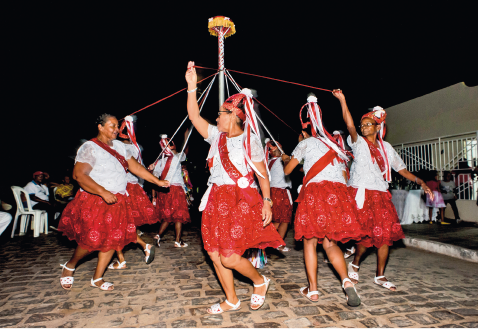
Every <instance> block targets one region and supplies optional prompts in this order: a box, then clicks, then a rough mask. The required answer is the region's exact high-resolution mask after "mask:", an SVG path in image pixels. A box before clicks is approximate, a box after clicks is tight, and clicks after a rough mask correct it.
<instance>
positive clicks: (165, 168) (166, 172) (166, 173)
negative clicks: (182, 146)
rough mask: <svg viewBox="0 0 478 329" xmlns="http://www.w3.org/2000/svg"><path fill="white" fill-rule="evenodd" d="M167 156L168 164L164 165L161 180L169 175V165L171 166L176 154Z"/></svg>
mask: <svg viewBox="0 0 478 329" xmlns="http://www.w3.org/2000/svg"><path fill="white" fill-rule="evenodd" d="M167 158H168V159H167V160H166V165H165V166H164V169H163V171H162V172H161V177H159V179H161V180H164V179H166V176H167V175H168V172H169V167H171V162H172V161H173V158H174V154H173V155H171V156H168V157H167ZM171 179H172V177H171Z"/></svg>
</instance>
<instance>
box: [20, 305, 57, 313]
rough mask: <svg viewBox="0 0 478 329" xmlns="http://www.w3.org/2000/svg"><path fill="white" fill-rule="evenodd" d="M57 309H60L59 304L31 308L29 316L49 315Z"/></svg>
mask: <svg viewBox="0 0 478 329" xmlns="http://www.w3.org/2000/svg"><path fill="white" fill-rule="evenodd" d="M57 307H58V305H57V304H53V305H46V306H40V307H33V308H31V309H29V310H28V311H27V314H36V313H49V312H51V311H53V310H54V309H55V308H57Z"/></svg>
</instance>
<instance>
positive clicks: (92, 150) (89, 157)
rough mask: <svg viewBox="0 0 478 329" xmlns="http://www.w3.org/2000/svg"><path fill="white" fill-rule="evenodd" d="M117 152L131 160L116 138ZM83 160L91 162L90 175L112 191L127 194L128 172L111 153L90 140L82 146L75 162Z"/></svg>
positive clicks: (123, 146) (129, 153)
mask: <svg viewBox="0 0 478 329" xmlns="http://www.w3.org/2000/svg"><path fill="white" fill-rule="evenodd" d="M112 149H114V150H115V151H116V152H118V153H119V154H120V155H122V156H124V157H125V159H126V160H129V159H130V158H131V156H132V154H131V152H130V151H128V150H127V149H126V147H125V144H123V143H122V142H120V141H117V140H114V141H113V147H112ZM77 162H83V163H87V164H89V165H90V166H91V167H92V168H93V170H91V172H90V177H91V178H92V179H93V180H94V181H95V182H96V183H97V184H98V185H101V186H103V187H104V188H105V189H106V190H108V191H110V192H111V193H121V194H126V184H127V183H128V179H127V175H126V172H125V171H124V168H123V166H122V165H121V163H120V162H119V161H118V160H117V159H116V158H115V157H114V156H112V155H111V154H109V153H108V152H106V151H105V150H103V149H102V148H101V147H99V146H98V145H96V144H95V143H93V142H91V141H88V142H86V143H84V144H83V145H81V146H80V148H79V149H78V153H77V154H76V159H75V164H76V163H77Z"/></svg>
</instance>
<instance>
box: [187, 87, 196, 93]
mask: <svg viewBox="0 0 478 329" xmlns="http://www.w3.org/2000/svg"><path fill="white" fill-rule="evenodd" d="M197 89H198V87H196V88H194V89H193V90H188V91H187V92H188V93H192V92H194V91H196V90H197Z"/></svg>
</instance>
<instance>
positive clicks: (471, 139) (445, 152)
mask: <svg viewBox="0 0 478 329" xmlns="http://www.w3.org/2000/svg"><path fill="white" fill-rule="evenodd" d="M477 140H478V131H473V132H469V133H463V134H457V135H449V136H443V137H438V138H432V139H426V140H422V141H416V142H411V143H404V144H397V145H393V147H394V149H395V150H396V151H397V153H398V154H400V156H401V157H402V159H403V161H404V162H405V164H406V165H407V169H408V170H409V171H413V172H417V171H419V170H436V171H438V173H439V177H440V178H442V177H443V171H453V172H454V173H455V176H457V177H455V182H456V183H457V186H458V190H459V193H458V194H459V196H458V197H459V199H465V200H476V198H477V191H476V189H477V187H478V181H477V178H476V177H473V176H476V175H473V173H472V172H473V169H474V168H475V167H477V159H478V143H477Z"/></svg>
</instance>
